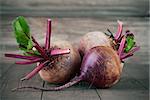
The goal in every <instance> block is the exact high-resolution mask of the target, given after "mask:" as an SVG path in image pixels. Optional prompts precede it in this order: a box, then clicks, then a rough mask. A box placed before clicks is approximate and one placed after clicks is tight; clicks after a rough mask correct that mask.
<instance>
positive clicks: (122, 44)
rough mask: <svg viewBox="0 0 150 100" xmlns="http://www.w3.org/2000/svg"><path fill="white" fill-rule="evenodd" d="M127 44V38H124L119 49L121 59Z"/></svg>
mask: <svg viewBox="0 0 150 100" xmlns="http://www.w3.org/2000/svg"><path fill="white" fill-rule="evenodd" d="M125 42H126V38H125V37H123V38H122V40H121V43H120V46H119V49H118V55H119V57H121V54H122V51H123V49H124V46H125Z"/></svg>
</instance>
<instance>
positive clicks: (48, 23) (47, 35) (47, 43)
mask: <svg viewBox="0 0 150 100" xmlns="http://www.w3.org/2000/svg"><path fill="white" fill-rule="evenodd" d="M50 40H51V19H48V20H47V33H46V39H45V49H46V50H49V49H50Z"/></svg>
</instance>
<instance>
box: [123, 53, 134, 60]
mask: <svg viewBox="0 0 150 100" xmlns="http://www.w3.org/2000/svg"><path fill="white" fill-rule="evenodd" d="M131 56H133V54H129V55H126V56H123V57H122V56H121V60H123V59H126V58H128V57H131Z"/></svg>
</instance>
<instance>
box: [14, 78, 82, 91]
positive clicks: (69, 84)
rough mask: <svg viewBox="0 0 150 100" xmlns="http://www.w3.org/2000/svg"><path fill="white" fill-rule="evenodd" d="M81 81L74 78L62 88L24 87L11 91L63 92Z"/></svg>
mask: <svg viewBox="0 0 150 100" xmlns="http://www.w3.org/2000/svg"><path fill="white" fill-rule="evenodd" d="M82 79H83V77H82V76H79V77H77V78H75V79H74V80H72V81H70V82H68V83H66V84H64V85H62V86H58V87H50V88H43V87H32V86H24V87H18V88H14V89H12V91H16V90H18V89H24V88H30V89H36V90H41V91H59V90H63V89H65V88H68V87H70V86H72V85H74V84H76V83H78V82H80V81H81V80H82Z"/></svg>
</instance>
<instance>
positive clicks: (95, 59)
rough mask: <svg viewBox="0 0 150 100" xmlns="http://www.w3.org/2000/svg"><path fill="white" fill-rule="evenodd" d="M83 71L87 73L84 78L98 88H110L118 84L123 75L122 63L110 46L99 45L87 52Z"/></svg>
mask: <svg viewBox="0 0 150 100" xmlns="http://www.w3.org/2000/svg"><path fill="white" fill-rule="evenodd" d="M81 66H82V67H81V71H82V72H83V73H86V75H84V76H85V77H84V80H85V81H87V82H89V83H91V84H93V85H94V86H96V87H98V88H108V87H111V86H113V85H114V84H116V83H117V82H118V81H119V79H120V76H121V72H122V65H121V62H120V59H119V56H118V55H117V53H116V51H114V50H113V49H112V48H110V47H103V46H101V47H100V46H97V47H94V48H92V49H90V51H89V52H87V53H86V54H85V57H84V58H83V62H82V65H81Z"/></svg>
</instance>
